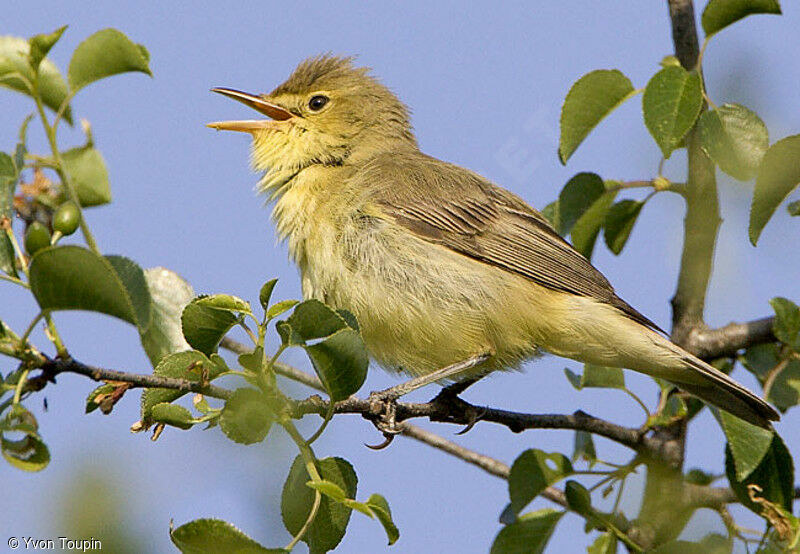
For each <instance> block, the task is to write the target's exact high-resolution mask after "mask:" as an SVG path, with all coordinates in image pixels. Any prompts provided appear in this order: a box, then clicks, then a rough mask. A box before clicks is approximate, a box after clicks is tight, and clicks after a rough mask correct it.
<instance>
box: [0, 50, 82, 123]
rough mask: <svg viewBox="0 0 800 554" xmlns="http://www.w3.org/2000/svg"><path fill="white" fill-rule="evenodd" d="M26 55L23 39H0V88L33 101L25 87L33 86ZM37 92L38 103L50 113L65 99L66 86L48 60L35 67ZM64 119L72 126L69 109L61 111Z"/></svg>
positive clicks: (31, 73) (27, 52)
mask: <svg viewBox="0 0 800 554" xmlns="http://www.w3.org/2000/svg"><path fill="white" fill-rule="evenodd" d="M29 53H30V45H29V44H28V41H27V40H25V39H24V38H19V37H9V36H0V86H4V87H7V88H10V89H12V90H16V91H17V92H21V93H23V94H27V95H28V96H30V97H33V91H32V90H31V89H30V88H29V86H28V83H33V70H32V69H31V66H30V63H29V58H28V55H29ZM20 76H22V78H20ZM26 81H27V82H26ZM39 92H40V94H41V96H42V102H44V104H45V106H47V107H48V108H50V109H52V110H53V111H57V110H58V109H59V107H60V106H61V104H62V103H63V102H64V100H66V98H67V83H66V82H65V81H64V78H63V77H62V76H61V72H59V70H58V68H57V67H56V66H55V64H53V62H51V61H50V60H49V59H44V60H42V62H41V63H40V65H39ZM64 119H65V120H66V121H67V122H68V123H70V124H72V114H71V111H70V108H69V107H67V109H66V110H65V111H64Z"/></svg>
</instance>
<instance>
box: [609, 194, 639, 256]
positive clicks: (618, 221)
mask: <svg viewBox="0 0 800 554" xmlns="http://www.w3.org/2000/svg"><path fill="white" fill-rule="evenodd" d="M643 207H644V202H639V201H637V200H621V201H620V202H617V203H616V204H614V205H613V206H611V208H609V210H608V213H606V219H605V223H604V224H603V227H604V232H603V235H604V237H605V240H606V246H608V249H609V250H611V251H612V252H613V253H614V254H619V253H620V252H622V249H623V248H625V243H626V242H628V237H630V235H631V231H632V230H633V226H634V225H635V224H636V219H637V218H638V217H639V213H641V211H642V208H643Z"/></svg>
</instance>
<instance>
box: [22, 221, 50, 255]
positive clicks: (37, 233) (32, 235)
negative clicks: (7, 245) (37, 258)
mask: <svg viewBox="0 0 800 554" xmlns="http://www.w3.org/2000/svg"><path fill="white" fill-rule="evenodd" d="M45 246H50V231H49V230H48V229H47V227H45V226H44V225H42V224H41V223H39V222H38V221H34V222H33V223H31V224H30V225H29V226H28V230H27V231H25V251H26V252H27V253H28V254H30V255H31V256H33V255H34V254H36V252H38V251H39V250H41V249H42V248H44V247H45Z"/></svg>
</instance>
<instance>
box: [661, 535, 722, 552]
mask: <svg viewBox="0 0 800 554" xmlns="http://www.w3.org/2000/svg"><path fill="white" fill-rule="evenodd" d="M732 551H733V543H732V541H731V540H730V539H728V538H726V537H723V536H722V535H718V534H716V533H712V534H710V535H706V536H705V537H703V538H702V539H701V540H700V541H699V542H689V541H684V540H674V541H668V542H665V543H663V544H661V545H660V546H658V547H657V548H654V549H652V550H648V553H649V554H731V552H732Z"/></svg>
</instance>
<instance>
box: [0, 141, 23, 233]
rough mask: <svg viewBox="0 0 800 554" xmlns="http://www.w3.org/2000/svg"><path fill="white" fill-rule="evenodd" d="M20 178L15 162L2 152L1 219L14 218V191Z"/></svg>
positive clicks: (0, 179) (0, 167)
mask: <svg viewBox="0 0 800 554" xmlns="http://www.w3.org/2000/svg"><path fill="white" fill-rule="evenodd" d="M18 177H19V173H18V172H17V168H16V166H15V165H14V160H13V159H12V158H11V156H9V155H8V154H6V153H5V152H0V218H3V217H7V218H9V219H11V218H13V217H14V189H15V188H16V186H17V178H18ZM3 234H5V233H3Z"/></svg>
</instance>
